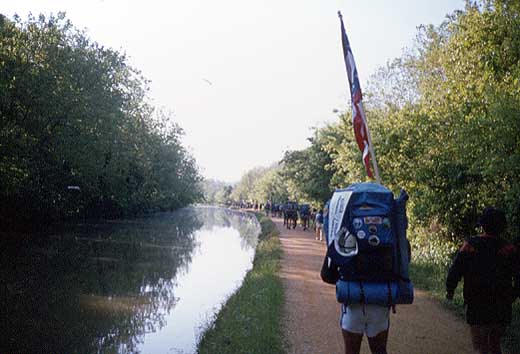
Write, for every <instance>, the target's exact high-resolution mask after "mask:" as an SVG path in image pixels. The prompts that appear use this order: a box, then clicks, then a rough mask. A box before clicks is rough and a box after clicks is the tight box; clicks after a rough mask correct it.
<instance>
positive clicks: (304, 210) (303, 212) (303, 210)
mask: <svg viewBox="0 0 520 354" xmlns="http://www.w3.org/2000/svg"><path fill="white" fill-rule="evenodd" d="M299 209H300V216H308V215H309V212H310V209H311V207H310V205H309V204H300V207H299Z"/></svg>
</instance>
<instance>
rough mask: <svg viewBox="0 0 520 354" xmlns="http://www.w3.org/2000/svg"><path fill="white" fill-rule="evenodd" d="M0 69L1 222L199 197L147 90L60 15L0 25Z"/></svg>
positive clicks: (164, 205) (176, 136)
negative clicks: (149, 101)
mask: <svg viewBox="0 0 520 354" xmlns="http://www.w3.org/2000/svg"><path fill="white" fill-rule="evenodd" d="M0 63H1V65H0V180H2V185H1V187H0V198H1V199H2V201H3V203H2V206H1V207H0V218H1V219H2V221H3V222H5V223H7V222H14V221H16V222H18V223H24V222H27V221H28V220H31V222H32V223H38V222H39V221H45V222H49V221H50V222H52V221H57V220H59V219H61V218H63V217H66V216H68V215H72V214H75V215H77V214H84V215H94V216H120V215H123V214H135V213H138V212H142V211H145V210H154V209H174V208H178V207H181V206H184V205H186V204H189V203H191V202H193V201H196V200H197V199H198V198H199V197H200V196H201V193H200V191H199V189H198V187H197V182H198V181H199V180H200V177H199V172H198V170H197V167H196V165H195V161H194V160H193V158H192V157H191V156H190V155H189V153H188V152H187V151H186V150H185V149H184V148H183V147H182V145H181V142H180V137H181V135H182V130H181V129H180V128H179V127H178V126H177V125H175V124H171V123H169V122H170V121H171V115H170V114H168V113H165V112H154V109H153V108H152V107H151V106H150V105H149V104H148V103H147V98H146V93H147V90H148V87H147V85H148V82H147V81H146V80H145V79H144V78H143V77H142V76H141V74H140V72H139V71H137V70H135V69H134V68H132V67H130V66H129V65H128V64H127V60H126V57H125V55H123V54H120V53H118V52H117V51H114V50H112V49H108V48H105V47H103V46H101V45H99V44H98V43H96V42H91V41H90V40H89V39H88V37H87V36H86V34H85V33H83V32H81V31H78V30H76V29H74V27H73V26H72V24H71V23H70V22H69V21H68V20H66V19H65V16H64V14H61V13H60V14H58V15H57V16H51V17H50V18H45V17H44V16H43V15H40V16H39V17H38V18H34V17H32V16H30V17H29V18H28V19H27V21H25V22H24V21H22V20H21V19H20V18H19V17H14V18H13V19H12V20H10V19H7V18H6V17H1V18H0ZM67 186H79V187H80V191H77V190H74V189H73V190H70V189H68V188H67Z"/></svg>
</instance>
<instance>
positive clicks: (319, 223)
mask: <svg viewBox="0 0 520 354" xmlns="http://www.w3.org/2000/svg"><path fill="white" fill-rule="evenodd" d="M315 220H316V221H315V223H316V240H318V241H323V209H320V210H319V211H318V213H317V214H316V217H315Z"/></svg>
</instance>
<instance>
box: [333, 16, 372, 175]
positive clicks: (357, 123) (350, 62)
mask: <svg viewBox="0 0 520 354" xmlns="http://www.w3.org/2000/svg"><path fill="white" fill-rule="evenodd" d="M338 15H339V19H340V21H341V42H342V44H343V56H344V58H345V66H346V68H347V75H348V82H349V84H350V96H351V99H352V125H353V126H354V136H355V137H356V142H357V145H358V147H359V149H360V150H361V152H362V153H363V164H364V165H365V169H366V171H367V174H368V177H370V178H374V176H373V175H372V170H371V169H370V153H369V139H368V133H367V129H368V128H367V120H366V117H365V111H364V110H363V102H362V99H363V96H362V94H361V86H359V78H358V73H357V69H356V63H355V62H354V56H353V55H352V49H351V48H350V43H349V41H348V37H347V32H346V31H345V25H344V24H343V17H342V16H341V13H340V12H338Z"/></svg>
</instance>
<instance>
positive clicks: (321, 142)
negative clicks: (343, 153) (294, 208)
mask: <svg viewBox="0 0 520 354" xmlns="http://www.w3.org/2000/svg"><path fill="white" fill-rule="evenodd" d="M330 129H332V128H324V129H321V130H320V129H315V131H314V136H313V137H311V138H309V139H308V140H309V142H310V143H311V145H310V146H309V147H308V148H306V149H304V150H299V151H298V150H296V151H286V152H285V155H284V157H283V159H282V161H281V164H282V176H283V178H284V181H285V183H286V184H287V186H288V189H289V192H290V197H291V199H294V200H299V201H305V202H310V203H312V204H314V205H323V204H324V203H325V202H326V201H327V200H328V199H329V198H330V196H331V193H332V190H331V187H330V180H331V178H332V175H333V172H334V171H333V169H332V158H331V156H330V155H329V154H328V153H327V152H326V151H325V144H326V141H327V137H328V134H329V130H330Z"/></svg>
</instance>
